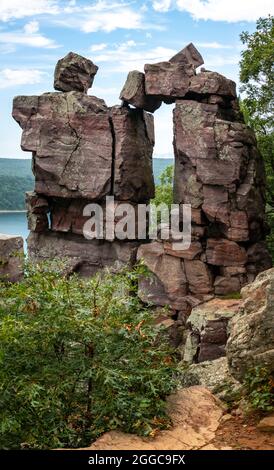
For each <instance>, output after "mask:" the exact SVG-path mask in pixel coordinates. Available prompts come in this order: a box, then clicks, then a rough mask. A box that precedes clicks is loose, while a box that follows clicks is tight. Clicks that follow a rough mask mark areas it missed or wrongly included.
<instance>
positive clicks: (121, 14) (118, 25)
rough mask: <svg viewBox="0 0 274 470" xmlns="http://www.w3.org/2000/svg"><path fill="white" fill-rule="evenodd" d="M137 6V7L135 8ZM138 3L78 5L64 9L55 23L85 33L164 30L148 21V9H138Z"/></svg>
mask: <svg viewBox="0 0 274 470" xmlns="http://www.w3.org/2000/svg"><path fill="white" fill-rule="evenodd" d="M134 5H135V7H134ZM136 5H138V2H130V1H129V2H126V1H123V0H120V1H116V2H115V1H109V0H97V1H95V2H93V4H89V5H86V4H85V3H80V2H79V3H76V4H75V6H73V5H72V6H69V7H66V8H64V10H63V13H64V15H63V17H62V18H61V16H59V17H58V19H56V20H55V23H56V24H58V25H61V26H63V27H70V28H77V29H80V30H81V31H83V32H84V33H96V32H98V31H103V32H105V33H110V32H112V31H115V30H117V29H126V30H136V29H154V30H155V29H156V30H160V31H162V30H164V29H165V27H164V25H163V24H157V23H155V22H153V23H152V22H147V21H146V11H147V9H146V8H142V7H139V8H136Z"/></svg>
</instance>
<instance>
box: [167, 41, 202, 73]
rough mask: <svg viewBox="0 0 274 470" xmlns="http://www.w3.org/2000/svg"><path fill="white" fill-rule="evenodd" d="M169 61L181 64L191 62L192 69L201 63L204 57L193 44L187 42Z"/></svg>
mask: <svg viewBox="0 0 274 470" xmlns="http://www.w3.org/2000/svg"><path fill="white" fill-rule="evenodd" d="M169 62H171V63H175V64H178V63H183V64H191V65H192V66H193V69H196V68H197V67H199V66H200V65H203V63H204V59H203V58H202V56H201V54H200V52H199V51H198V50H197V49H196V47H195V46H194V44H192V42H191V43H189V44H188V45H187V46H186V47H184V48H183V49H182V50H181V51H180V52H178V53H177V54H175V55H174V56H173V57H171V59H170V60H169Z"/></svg>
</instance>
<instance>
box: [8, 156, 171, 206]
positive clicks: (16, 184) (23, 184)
mask: <svg viewBox="0 0 274 470" xmlns="http://www.w3.org/2000/svg"><path fill="white" fill-rule="evenodd" d="M172 162H173V160H172V158H154V159H153V171H154V177H155V182H156V184H158V183H159V176H160V174H161V173H162V172H163V170H164V169H165V168H166V167H167V166H168V165H170V164H172ZM33 187H34V177H33V174H32V171H31V160H30V159H28V160H23V159H21V160H20V159H18V158H16V159H15V158H0V210H7V211H8V210H10V211H12V210H24V209H25V192H26V191H31V190H32V189H33Z"/></svg>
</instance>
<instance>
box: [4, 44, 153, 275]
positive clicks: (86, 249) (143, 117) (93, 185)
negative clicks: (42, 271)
mask: <svg viewBox="0 0 274 470" xmlns="http://www.w3.org/2000/svg"><path fill="white" fill-rule="evenodd" d="M97 69H98V67H97V66H96V65H94V64H93V63H92V62H91V61H90V60H87V59H85V58H84V57H81V56H79V55H77V54H74V53H70V54H68V55H67V56H66V57H65V58H63V59H61V60H60V61H59V62H58V64H57V66H56V70H55V77H54V86H55V88H56V89H57V90H59V91H60V92H58V93H57V92H54V93H45V94H43V95H41V96H18V97H16V98H15V99H14V103H13V117H14V119H15V120H16V121H17V122H18V123H19V125H20V126H21V128H22V129H23V135H22V143H21V146H22V149H23V150H25V151H31V152H32V154H33V172H34V175H35V191H34V192H32V193H28V194H27V209H28V221H29V229H30V230H31V234H30V236H29V239H28V250H29V254H30V256H31V257H33V258H35V259H47V258H56V257H68V258H70V260H71V269H72V270H75V271H77V272H79V273H81V274H84V275H91V274H93V273H94V272H96V271H97V270H98V269H100V268H103V267H105V266H112V265H115V264H117V263H118V264H119V265H124V264H130V263H132V262H134V261H135V258H136V249H137V246H138V244H139V242H138V241H137V239H136V237H132V238H131V239H130V240H129V239H125V240H122V241H121V240H117V239H116V238H115V234H114V235H112V236H111V237H109V238H108V237H105V238H104V239H93V240H91V239H88V238H87V237H84V235H83V229H84V224H85V222H87V221H88V219H90V217H91V214H88V215H84V208H85V207H86V206H87V205H88V204H90V203H98V204H100V206H101V207H102V208H103V211H104V216H105V211H106V197H107V196H113V197H114V198H115V205H116V206H117V205H119V204H120V203H121V202H131V203H133V204H135V205H136V204H137V203H146V202H148V201H149V200H150V198H151V197H153V196H154V180H153V172H152V152H153V146H154V123H153V116H152V115H151V114H149V113H147V112H145V111H143V110H140V109H130V108H129V107H126V106H114V107H112V108H108V107H107V106H106V104H105V102H104V101H103V100H102V99H99V98H96V97H94V96H88V95H87V91H88V89H89V88H90V86H91V85H92V83H93V79H94V76H95V74H96V72H97ZM144 238H145V237H144Z"/></svg>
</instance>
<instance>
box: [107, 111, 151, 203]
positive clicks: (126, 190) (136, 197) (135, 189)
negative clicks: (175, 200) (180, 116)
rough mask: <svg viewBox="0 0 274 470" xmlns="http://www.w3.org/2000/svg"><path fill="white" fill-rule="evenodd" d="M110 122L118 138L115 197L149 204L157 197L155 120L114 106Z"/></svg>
mask: <svg viewBox="0 0 274 470" xmlns="http://www.w3.org/2000/svg"><path fill="white" fill-rule="evenodd" d="M111 120H112V127H113V133H114V135H115V157H114V159H115V167H114V188H113V191H114V196H115V197H116V199H117V200H119V201H133V202H146V201H148V200H149V199H150V198H153V197H154V179H153V171H152V153H153V146H154V124H153V116H152V115H151V114H148V113H146V112H145V111H142V110H138V109H130V108H126V107H122V108H121V107H118V106H114V107H113V108H112V109H111Z"/></svg>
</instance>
